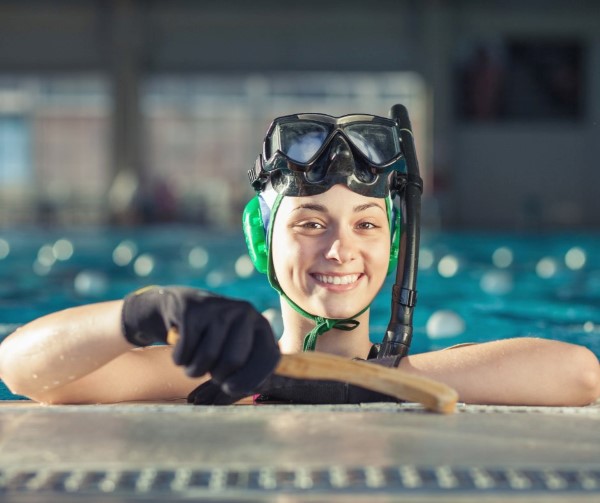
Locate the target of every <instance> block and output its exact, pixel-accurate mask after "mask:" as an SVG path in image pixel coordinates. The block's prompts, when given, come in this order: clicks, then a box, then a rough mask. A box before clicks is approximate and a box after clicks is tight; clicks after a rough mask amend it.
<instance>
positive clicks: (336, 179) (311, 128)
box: [248, 113, 406, 197]
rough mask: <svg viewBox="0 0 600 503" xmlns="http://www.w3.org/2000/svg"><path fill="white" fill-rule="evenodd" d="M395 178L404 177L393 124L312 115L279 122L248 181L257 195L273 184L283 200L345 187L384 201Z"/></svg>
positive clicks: (375, 119) (355, 116) (356, 117)
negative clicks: (392, 179) (341, 186)
mask: <svg viewBox="0 0 600 503" xmlns="http://www.w3.org/2000/svg"><path fill="white" fill-rule="evenodd" d="M393 172H396V173H405V172H406V164H405V160H404V155H403V153H402V148H401V140H400V129H399V127H398V125H397V123H396V122H395V121H394V120H392V119H387V118H385V117H379V116H376V115H363V114H353V115H345V116H343V117H332V116H330V115H326V114H316V113H313V114H297V115H287V116H284V117H278V118H277V119H275V120H274V121H273V122H272V124H271V126H270V127H269V129H268V131H267V135H266V137H265V140H264V143H263V152H262V155H259V156H258V158H257V160H256V163H255V166H254V169H251V170H250V171H249V172H248V176H249V177H250V181H251V183H252V186H253V187H254V188H255V190H257V191H258V192H261V191H262V190H264V188H265V186H266V184H267V182H270V183H271V185H272V187H273V188H274V189H275V191H276V192H278V193H279V194H281V195H284V196H311V195H316V194H320V193H322V192H325V191H326V190H328V189H330V188H331V187H333V186H334V185H336V184H343V185H346V186H347V187H348V188H349V189H350V190H352V191H354V192H356V193H358V194H362V195H365V196H371V197H386V196H388V195H389V194H390V176H389V175H390V173H393Z"/></svg>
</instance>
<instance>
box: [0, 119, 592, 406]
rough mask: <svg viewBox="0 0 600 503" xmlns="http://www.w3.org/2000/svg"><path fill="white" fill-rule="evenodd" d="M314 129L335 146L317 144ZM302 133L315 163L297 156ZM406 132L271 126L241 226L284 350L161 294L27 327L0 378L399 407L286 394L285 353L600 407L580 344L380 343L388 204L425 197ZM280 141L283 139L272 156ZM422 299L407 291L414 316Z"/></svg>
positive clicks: (200, 304)
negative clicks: (378, 306) (411, 164)
mask: <svg viewBox="0 0 600 503" xmlns="http://www.w3.org/2000/svg"><path fill="white" fill-rule="evenodd" d="M278 125H284V126H285V127H284V128H283V129H281V130H279V129H278ZM315 125H316V126H315ZM317 126H318V127H319V128H322V129H324V131H326V133H327V134H324V135H322V136H320V137H319V138H320V140H319V141H320V142H321V143H319V144H317V145H315V135H314V134H312V133H313V131H314V129H315V127H317ZM303 132H306V133H307V134H308V136H307V141H308V144H307V145H306V147H307V148H309V150H310V152H311V153H310V156H307V155H306V152H307V150H306V149H303V148H300V147H303V145H302V141H303ZM284 133H285V134H288V133H289V134H290V136H289V138H288V139H293V140H294V142H295V143H293V145H294V149H292V148H291V146H290V145H291V144H290V143H289V142H288V143H286V141H284V140H285V138H283V137H282V135H283V134H284ZM406 134H407V132H406V130H403V129H402V128H400V126H399V125H398V124H397V123H396V122H395V121H394V120H390V119H385V118H382V117H376V116H367V115H352V116H345V117H341V118H334V117H329V116H322V115H319V114H301V115H298V116H288V117H283V118H280V119H277V120H276V121H275V122H274V125H273V126H272V127H271V128H270V130H269V133H268V134H267V138H266V139H265V146H264V148H263V156H259V158H258V161H257V164H256V166H255V169H254V170H253V171H252V172H251V175H253V176H251V181H252V184H253V187H254V188H255V189H256V192H257V195H256V197H255V198H253V199H252V201H251V202H250V203H249V205H248V206H247V208H246V210H245V212H244V231H245V236H246V243H247V245H248V248H249V253H250V256H251V259H252V260H253V263H254V264H255V265H256V267H257V269H258V270H259V271H261V272H266V273H267V277H268V279H269V282H270V283H271V285H272V286H273V287H274V288H275V289H276V290H277V292H278V293H279V294H280V296H281V305H282V313H283V321H284V330H283V336H282V338H281V340H280V343H279V345H278V344H277V343H276V341H275V338H274V337H273V333H272V331H271V329H270V326H269V324H268V322H267V321H266V319H265V318H264V317H262V316H261V315H260V314H259V313H258V312H257V311H256V309H255V308H254V307H253V306H252V305H251V304H250V303H249V302H246V301H242V300H235V299H231V298H226V297H222V296H218V295H215V294H213V293H211V292H208V291H203V290H196V289H192V288H188V287H176V286H174V287H160V286H154V287H147V288H143V289H141V290H138V291H136V292H134V293H132V294H130V295H128V296H126V298H125V299H124V300H116V301H112V302H104V303H99V304H91V305H87V306H80V307H76V308H72V309H67V310H64V311H59V312H56V313H53V314H50V315H47V316H45V317H43V318H39V319H37V320H34V321H33V322H31V323H29V324H27V325H25V326H24V327H22V328H20V329H19V330H17V331H16V332H14V333H13V334H12V335H10V336H9V337H8V338H7V339H6V340H5V341H4V342H3V343H2V345H0V377H1V378H2V379H3V380H4V381H5V382H6V384H7V385H8V386H9V387H10V388H11V389H12V391H14V392H16V393H20V394H23V395H27V396H29V397H31V398H33V399H35V400H38V401H42V402H49V403H65V402H66V403H89V402H114V401H125V400H172V399H177V398H183V397H185V396H186V395H188V400H189V401H191V402H193V403H196V404H224V403H232V402H233V401H235V399H236V398H237V397H239V396H242V395H247V394H250V393H253V392H256V391H259V392H260V393H266V394H267V395H269V396H271V397H274V398H279V399H281V398H285V399H286V400H287V399H292V400H300V401H309V402H311V403H312V401H320V402H323V401H326V402H334V403H340V402H347V401H373V400H382V399H386V397H382V396H381V395H378V394H377V395H372V394H369V393H366V394H365V393H362V392H359V393H357V392H356V389H350V388H348V387H347V386H345V385H344V384H342V385H340V386H333V387H331V383H329V384H324V383H317V384H316V385H315V384H314V383H312V384H310V385H309V386H305V384H302V383H301V384H302V385H301V386H300V387H294V385H292V386H289V383H284V386H283V388H284V390H283V391H285V393H284V395H281V394H280V393H281V392H282V387H281V386H279V385H280V384H281V383H279V385H278V386H279V387H277V386H275V387H274V384H273V382H274V381H273V380H271V379H270V376H271V374H272V372H273V369H274V368H275V367H276V365H277V362H278V360H279V358H280V352H284V353H293V352H300V351H303V350H304V351H312V350H317V351H322V352H327V353H333V354H337V355H342V356H344V357H347V358H361V359H368V360H369V361H370V362H371V363H377V364H380V365H385V366H388V367H399V369H400V370H403V371H405V372H408V373H412V374H415V375H418V376H426V377H432V378H434V379H437V380H439V381H441V382H443V383H446V384H448V385H450V386H452V387H453V388H455V389H456V391H457V392H458V394H459V397H460V400H462V401H464V402H469V403H482V404H492V403H494V404H523V405H525V404H527V405H584V404H588V403H590V402H592V401H594V400H595V399H597V398H598V396H600V365H599V364H598V360H597V358H596V356H595V355H594V354H593V353H592V352H591V351H589V350H588V349H586V348H584V347H582V346H578V345H574V344H568V343H565V342H558V341H551V340H541V339H534V338H519V339H509V340H502V341H496V342H489V343H482V344H477V345H467V346H462V347H459V348H455V349H452V350H450V351H444V350H442V351H431V352H429V353H422V354H415V355H408V356H404V355H403V354H402V352H398V353H396V354H391V355H389V354H387V353H384V351H380V349H379V347H378V345H372V344H371V342H370V340H369V329H368V319H369V314H370V304H371V302H372V301H373V299H374V297H375V295H376V294H377V292H378V291H379V290H380V288H381V286H382V284H383V282H384V279H385V277H386V274H387V272H388V271H389V269H390V263H395V259H396V256H397V253H398V242H399V240H400V236H399V235H400V232H399V231H400V229H399V225H398V219H397V218H396V217H395V216H394V213H395V211H394V210H393V208H392V204H391V200H393V198H394V197H395V196H396V195H397V193H398V191H400V190H403V189H404V188H405V187H407V185H410V184H411V183H413V184H417V183H418V180H417V179H416V178H415V177H413V178H412V179H411V178H410V172H409V173H408V174H407V173H406V172H405V167H406V166H405V152H406V145H405V144H404V141H410V136H409V138H408V139H407V137H406ZM273 135H279V136H278V138H279V139H278V141H279V143H277V145H278V147H277V149H276V150H275V151H272V150H271V148H270V146H269V145H270V144H271V143H272V140H273V138H274V136H273ZM382 138H383V139H384V141H383V142H382V141H381V139H382ZM286 145H287V147H286ZM366 145H367V146H368V147H369V148H366V147H365V146H366ZM315 147H316V148H315ZM281 149H284V150H283V151H282V150H281ZM296 152H301V153H302V158H301V159H295V158H294V157H293V156H294V155H296V154H295V153H296ZM313 168H314V170H313ZM407 234H410V233H408V232H407ZM405 239H406V240H408V237H406V238H405ZM405 248H406V249H405V250H404V251H405V252H406V253H408V252H409V251H411V250H408V248H409V246H408V245H407V246H406V247H405ZM412 252H414V253H415V255H416V250H415V249H413V250H412ZM402 256H403V255H402V254H401V255H400V257H402ZM401 272H402V271H401ZM403 272H404V273H406V270H405V271H403ZM408 273H415V271H414V269H412V270H411V269H410V268H408ZM400 276H402V274H400ZM400 285H402V283H400ZM414 293H415V292H414V289H409V290H407V289H405V288H401V289H400V291H398V290H396V291H395V295H396V296H397V297H399V298H400V299H399V300H400V304H402V302H404V303H406V305H407V306H408V307H411V308H412V305H414V296H413V294H414ZM409 304H412V305H409ZM411 316H412V314H410V316H408V317H407V319H410V318H411ZM410 328H411V329H412V327H410ZM174 329H176V333H177V334H178V335H179V337H178V339H177V342H176V344H175V346H174V347H173V348H171V347H168V346H164V345H163V346H159V347H155V346H153V347H146V346H150V345H152V344H154V343H165V342H167V339H168V333H173V332H174ZM382 353H383V354H382ZM184 370H185V372H184ZM307 390H308V392H307ZM363 391H364V390H363ZM278 393H279V394H278ZM387 399H389V397H388V398H387Z"/></svg>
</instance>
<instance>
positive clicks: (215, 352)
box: [123, 287, 279, 395]
mask: <svg viewBox="0 0 600 503" xmlns="http://www.w3.org/2000/svg"><path fill="white" fill-rule="evenodd" d="M171 327H176V328H177V330H178V332H179V340H178V342H177V344H176V345H175V347H174V349H173V360H174V362H175V363H176V364H177V365H181V366H183V367H185V369H186V373H187V374H188V375H189V376H190V377H198V376H201V375H204V374H206V373H207V372H210V374H211V377H212V380H213V381H214V382H216V383H218V384H219V385H220V386H221V387H222V388H223V390H224V391H225V392H227V393H230V394H234V395H239V394H245V393H249V392H250V391H251V390H253V389H255V388H256V387H257V386H259V385H260V384H261V383H262V382H263V381H264V380H265V379H266V378H267V377H268V376H269V375H270V374H271V373H272V372H273V369H274V368H275V366H276V365H277V362H278V361H279V349H278V347H277V343H276V341H275V337H274V336H273V332H272V331H271V327H270V325H269V323H268V321H267V320H266V319H265V318H264V317H263V316H261V314H260V313H259V312H258V311H256V310H255V309H254V308H253V307H252V305H251V304H249V303H248V302H246V301H241V300H234V299H230V298H226V297H221V296H217V295H214V294H212V293H210V292H207V291H204V290H196V289H193V288H186V287H149V288H146V289H143V290H140V291H138V292H134V293H133V294H131V295H128V296H127V297H126V298H125V302H124V304H123V332H124V335H125V338H126V339H127V340H128V341H129V342H131V343H132V344H135V345H137V346H147V345H149V344H152V343H154V342H166V339H167V333H168V330H169V329H170V328H171Z"/></svg>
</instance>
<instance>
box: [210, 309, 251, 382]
mask: <svg viewBox="0 0 600 503" xmlns="http://www.w3.org/2000/svg"><path fill="white" fill-rule="evenodd" d="M254 319H255V315H254V313H252V312H244V313H239V314H238V316H236V317H232V319H231V323H230V327H229V333H228V334H227V339H226V341H225V343H224V344H223V347H222V350H221V354H220V355H219V359H218V361H217V362H215V366H214V367H213V368H212V369H211V370H210V373H211V376H212V378H213V379H214V380H215V381H216V382H219V383H222V382H223V381H224V380H226V379H227V378H228V377H229V376H231V375H232V374H234V373H236V372H237V371H238V370H240V369H241V368H242V367H243V366H244V365H246V364H247V362H248V358H249V357H250V354H251V351H252V346H253V345H254V340H255V333H254V323H253V320H254Z"/></svg>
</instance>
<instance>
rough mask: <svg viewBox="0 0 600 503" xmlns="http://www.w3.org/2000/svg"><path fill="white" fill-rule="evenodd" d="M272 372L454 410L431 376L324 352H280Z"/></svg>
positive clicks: (451, 393) (174, 335)
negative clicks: (340, 383)
mask: <svg viewBox="0 0 600 503" xmlns="http://www.w3.org/2000/svg"><path fill="white" fill-rule="evenodd" d="M178 339H179V333H178V331H177V328H175V327H172V328H171V329H170V330H169V332H168V334H167V343H168V344H171V345H174V344H175V343H176V342H177V340H178ZM274 373H275V374H277V375H280V376H285V377H292V378H296V379H323V380H329V381H341V382H347V383H350V384H353V385H355V386H360V387H361V388H366V389H369V390H371V391H377V392H379V393H383V394H385V395H390V396H393V397H395V398H398V399H400V400H406V401H409V402H418V403H420V404H422V405H423V406H424V407H425V408H426V409H428V410H431V411H434V412H441V413H443V414H450V413H452V412H454V409H455V406H456V402H457V400H458V393H457V392H456V391H455V390H454V389H453V388H451V387H449V386H447V385H446V384H443V383H441V382H438V381H434V380H433V379H429V378H426V377H421V376H417V375H413V374H409V373H408V372H405V371H403V370H400V369H398V368H389V367H382V366H381V365H374V364H372V363H367V362H365V361H360V360H349V359H347V358H343V357H341V356H336V355H331V354H328V353H319V352H310V353H296V354H282V355H281V359H280V360H279V363H278V364H277V367H275V370H274Z"/></svg>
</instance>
